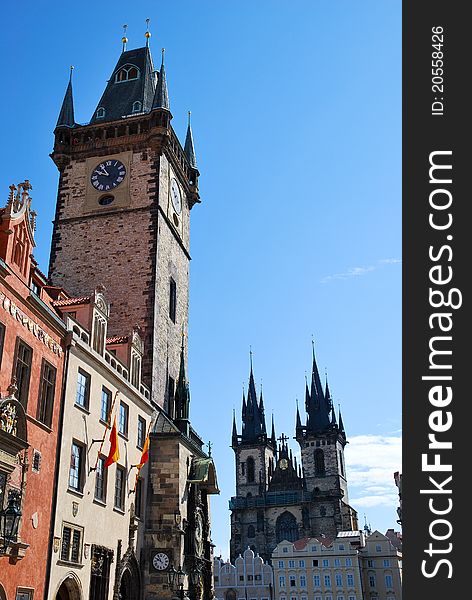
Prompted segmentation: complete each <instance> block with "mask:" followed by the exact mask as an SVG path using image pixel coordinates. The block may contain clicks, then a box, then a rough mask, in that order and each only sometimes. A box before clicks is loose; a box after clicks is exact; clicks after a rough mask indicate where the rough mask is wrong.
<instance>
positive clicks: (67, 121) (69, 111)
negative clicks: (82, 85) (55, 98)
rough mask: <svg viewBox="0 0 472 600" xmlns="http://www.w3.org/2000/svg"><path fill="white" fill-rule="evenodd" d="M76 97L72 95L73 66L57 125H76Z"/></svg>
mask: <svg viewBox="0 0 472 600" xmlns="http://www.w3.org/2000/svg"><path fill="white" fill-rule="evenodd" d="M74 125H75V119H74V99H73V95H72V68H71V71H70V77H69V84H68V86H67V89H66V93H65V96H64V100H63V101H62V106H61V110H60V112H59V117H58V119H57V123H56V127H74Z"/></svg>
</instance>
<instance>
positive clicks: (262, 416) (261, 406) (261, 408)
mask: <svg viewBox="0 0 472 600" xmlns="http://www.w3.org/2000/svg"><path fill="white" fill-rule="evenodd" d="M259 418H260V422H261V433H263V434H264V435H267V429H266V422H265V411H264V399H263V397H262V386H261V395H260V399H259Z"/></svg>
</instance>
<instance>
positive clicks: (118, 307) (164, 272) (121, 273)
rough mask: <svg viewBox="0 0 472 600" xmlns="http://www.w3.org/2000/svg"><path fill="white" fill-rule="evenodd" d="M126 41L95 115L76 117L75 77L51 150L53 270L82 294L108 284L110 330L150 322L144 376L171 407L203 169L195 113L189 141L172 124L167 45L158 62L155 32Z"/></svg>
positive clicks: (54, 277)
mask: <svg viewBox="0 0 472 600" xmlns="http://www.w3.org/2000/svg"><path fill="white" fill-rule="evenodd" d="M126 42H127V39H126V38H123V50H122V52H121V55H120V57H119V59H118V61H117V63H116V66H115V67H114V69H113V71H112V73H111V75H110V78H109V79H108V82H107V84H106V87H105V90H104V92H103V94H102V97H101V98H100V100H99V101H98V104H97V106H96V108H95V110H94V112H93V114H92V115H91V118H90V121H89V123H87V124H85V125H79V124H78V123H76V122H75V119H74V103H73V95H72V77H71V80H70V81H69V84H68V87H67V91H66V94H65V98H64V101H63V104H62V108H61V111H60V114H59V118H58V121H57V125H56V128H55V130H54V149H53V152H52V154H51V157H52V159H53V161H54V162H55V164H56V166H57V168H58V170H59V188H58V195H57V206H56V214H55V218H54V229H53V236H52V245H51V255H50V263H49V278H50V281H51V284H52V285H54V286H60V287H65V288H66V289H67V291H69V292H70V293H71V294H73V295H74V294H75V295H76V296H83V295H85V294H87V293H88V292H89V291H90V290H94V289H95V288H96V287H97V285H104V286H105V288H106V290H107V296H108V297H109V298H110V299H111V302H112V305H113V307H112V311H111V318H110V322H109V325H108V332H109V335H124V334H127V333H128V332H129V330H130V329H131V328H132V327H133V326H135V325H138V326H140V327H141V329H142V331H143V336H144V347H145V349H146V350H145V355H144V358H143V366H142V368H143V378H144V381H145V382H146V383H148V384H149V385H150V387H151V390H152V400H153V402H155V403H156V404H158V405H160V406H163V407H164V408H166V410H168V409H169V404H170V403H172V397H173V392H174V387H175V383H174V382H175V381H176V380H177V377H178V372H179V360H180V340H181V332H182V330H183V329H186V328H187V321H188V293H189V261H190V211H191V209H192V207H193V206H194V205H195V204H196V203H198V202H200V197H199V193H198V176H199V172H198V169H197V164H196V158H195V152H194V145H193V137H192V130H191V126H190V119H189V123H188V128H187V135H186V140H185V144H184V145H183V146H182V145H181V143H180V141H179V139H178V137H177V135H176V133H175V131H174V129H173V127H172V125H171V121H172V113H171V110H170V103H169V95H168V90H167V80H166V72H165V67H164V51H162V61H161V66H160V68H159V70H156V69H155V68H154V65H153V61H152V57H151V52H150V48H149V44H148V42H149V37H147V43H146V46H145V47H143V48H137V49H134V50H127V49H126ZM71 75H72V71H71Z"/></svg>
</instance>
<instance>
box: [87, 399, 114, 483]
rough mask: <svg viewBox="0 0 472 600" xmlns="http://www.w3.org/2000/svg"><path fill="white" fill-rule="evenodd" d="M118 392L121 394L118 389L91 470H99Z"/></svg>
mask: <svg viewBox="0 0 472 600" xmlns="http://www.w3.org/2000/svg"><path fill="white" fill-rule="evenodd" d="M118 394H119V392H118V390H117V391H116V392H115V395H114V396H113V402H112V403H111V407H110V411H109V413H108V415H107V422H106V423H105V431H104V432H103V437H102V439H101V442H100V448H99V449H98V452H97V459H96V461H95V466H94V467H90V472H92V471H96V470H97V465H98V459H99V458H100V454H101V452H102V449H103V444H104V443H105V438H106V436H107V433H108V430H109V429H110V428H111V416H112V414H113V409H114V408H115V402H116V399H117V397H118Z"/></svg>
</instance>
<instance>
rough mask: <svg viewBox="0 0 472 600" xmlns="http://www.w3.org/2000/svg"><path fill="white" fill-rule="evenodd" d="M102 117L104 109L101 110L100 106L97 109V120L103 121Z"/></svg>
mask: <svg viewBox="0 0 472 600" xmlns="http://www.w3.org/2000/svg"><path fill="white" fill-rule="evenodd" d="M104 116H105V109H104V108H103V106H100V108H97V119H103V117H104Z"/></svg>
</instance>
